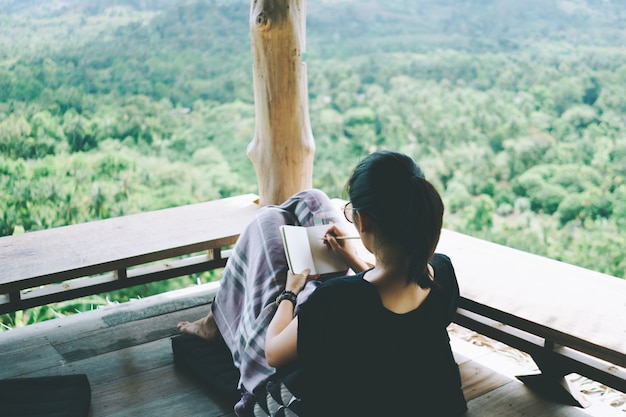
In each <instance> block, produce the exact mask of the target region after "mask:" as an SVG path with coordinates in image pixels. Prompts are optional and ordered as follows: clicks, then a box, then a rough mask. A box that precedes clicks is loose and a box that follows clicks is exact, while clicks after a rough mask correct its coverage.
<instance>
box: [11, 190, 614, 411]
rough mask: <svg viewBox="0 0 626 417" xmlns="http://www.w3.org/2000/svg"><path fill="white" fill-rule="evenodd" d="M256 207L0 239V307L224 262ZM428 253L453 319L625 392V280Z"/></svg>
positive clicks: (531, 263) (189, 210) (459, 239)
mask: <svg viewBox="0 0 626 417" xmlns="http://www.w3.org/2000/svg"><path fill="white" fill-rule="evenodd" d="M258 208H259V205H258V203H257V196H256V195H253V194H249V195H243V196H238V197H233V198H226V199H222V200H217V201H211V202H206V203H201V204H194V205H189V206H183V207H177V208H172V209H166V210H159V211H154V212H148V213H142V214H137V215H131V216H125V217H120V218H114V219H107V220H101V221H95V222H90V223H85V224H78V225H73V226H67V227H61V228H56V229H50V230H43V231H38V232H31V233H25V234H22V235H16V236H9V237H3V238H0V313H6V312H10V311H16V310H21V309H25V308H29V307H34V306H38V305H44V304H48V303H52V302H57V301H61V300H69V299H74V298H77V297H81V296H85V295H90V294H98V293H102V292H106V291H110V290H114V289H119V288H127V287H131V286H134V285H138V284H143V283H146V282H152V281H157V280H164V279H169V278H173V277H178V276H184V275H187V274H191V273H196V272H202V271H207V270H212V269H215V268H219V267H222V266H224V265H225V263H226V260H227V256H228V250H227V249H228V247H229V246H230V245H232V244H234V243H235V241H236V240H237V238H238V236H239V234H240V233H241V232H242V231H243V229H244V227H245V226H246V224H247V223H248V222H249V221H250V220H251V219H252V217H253V216H254V214H255V212H256V211H257V210H258ZM438 252H442V253H445V254H447V255H448V256H450V258H451V259H452V262H453V264H454V266H455V270H456V273H457V277H458V279H459V285H460V288H461V296H462V299H461V303H460V308H459V309H458V310H457V317H456V320H455V321H456V322H457V323H458V324H460V325H462V326H464V327H467V328H470V329H472V330H475V331H477V332H479V333H481V334H484V335H486V336H489V337H492V338H494V339H497V340H499V341H501V342H503V343H505V344H507V345H510V346H513V347H515V348H518V349H520V350H522V351H525V352H528V353H529V354H531V355H532V357H533V358H534V360H535V361H536V362H537V364H538V366H539V367H540V368H541V370H542V374H541V378H543V379H546V380H547V384H548V385H550V384H552V385H553V386H555V387H557V389H561V387H562V386H564V385H566V384H565V383H564V378H562V377H563V376H564V375H566V374H569V373H572V372H576V373H579V374H581V375H584V376H587V377H589V378H590V379H593V380H595V381H598V382H601V383H604V384H606V385H608V386H610V387H613V388H615V389H617V390H619V391H623V392H626V369H625V368H626V320H624V317H626V280H622V279H618V278H615V277H610V276H607V275H604V274H599V273H597V272H593V271H590V270H586V269H583V268H578V267H575V266H572V265H568V264H564V263H562V262H558V261H554V260H551V259H547V258H543V257H540V256H536V255H531V254H529V253H525V252H521V251H518V250H515V249H511V248H508V247H504V246H501V245H496V244H494V243H490V242H486V241H482V240H479V239H475V238H472V237H469V236H466V235H462V234H459V233H455V232H452V231H449V230H444V231H443V234H442V238H441V241H440V244H439V247H438ZM535 378H537V377H529V378H524V379H523V380H524V382H526V383H528V384H532V383H533V382H534V379H535ZM542 385H546V382H545V381H542ZM574 397H576V395H574ZM577 400H578V402H579V404H580V405H582V406H584V405H585V401H584V398H577Z"/></svg>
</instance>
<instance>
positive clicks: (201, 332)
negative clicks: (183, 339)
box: [178, 312, 220, 341]
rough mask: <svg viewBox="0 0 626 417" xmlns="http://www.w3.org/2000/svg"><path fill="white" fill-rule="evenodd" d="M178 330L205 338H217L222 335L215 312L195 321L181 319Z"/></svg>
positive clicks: (210, 339)
mask: <svg viewBox="0 0 626 417" xmlns="http://www.w3.org/2000/svg"><path fill="white" fill-rule="evenodd" d="M178 331H180V332H181V333H184V334H190V335H193V336H198V337H201V338H202V339H205V340H209V341H212V340H216V339H217V338H219V337H220V331H219V329H218V328H217V324H216V323H215V319H214V318H213V313H212V312H209V314H208V315H207V316H205V317H202V318H201V319H198V320H196V321H194V322H191V323H190V322H188V321H181V322H180V323H178Z"/></svg>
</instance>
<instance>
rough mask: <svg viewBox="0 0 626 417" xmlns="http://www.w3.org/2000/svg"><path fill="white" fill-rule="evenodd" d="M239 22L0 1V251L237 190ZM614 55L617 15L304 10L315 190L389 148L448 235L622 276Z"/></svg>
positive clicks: (222, 3)
mask: <svg viewBox="0 0 626 417" xmlns="http://www.w3.org/2000/svg"><path fill="white" fill-rule="evenodd" d="M249 12H250V2H249V1H243V0H228V1H226V0H204V1H177V0H65V1H61V0H46V1H43V0H0V236H8V235H12V234H17V233H27V232H30V231H35V230H40V229H46V228H51V227H58V226H63V225H69V224H76V223H81V222H87V221H90V220H95V219H104V218H109V217H115V216H123V215H127V214H132V213H137V212H143V211H148V210H155V209H161V208H167V207H173V206H179V205H184V204H190V203H196V202H201V201H206V200H212V199H217V198H221V197H227V196H231V195H237V194H241V193H247V192H256V187H257V184H256V176H255V172H254V169H253V167H252V164H251V162H250V161H249V159H248V158H247V156H246V147H247V145H248V143H249V142H250V141H251V140H252V135H253V132H254V122H255V121H254V116H255V115H254V98H253V90H252V55H251V50H250V36H249V23H248V19H249ZM624 45H626V3H624V2H621V1H619V0H526V1H523V2H522V1H517V2H510V1H506V0H463V1H460V0H438V1H435V0H396V1H393V2H389V1H383V0H363V1H358V2H357V1H355V0H332V1H330V0H309V1H308V2H307V49H306V54H305V56H304V60H305V62H306V63H307V68H308V81H309V107H310V117H311V125H312V129H313V135H314V138H315V143H316V153H315V165H314V186H315V187H317V188H321V189H323V190H325V191H326V192H327V193H328V194H329V195H330V196H331V197H345V196H344V195H343V189H344V183H345V181H346V180H347V178H348V175H349V173H350V169H351V168H352V167H353V166H354V165H355V164H356V162H357V161H358V160H359V159H361V158H362V157H364V156H365V155H367V154H368V153H370V152H371V151H373V150H376V149H394V150H398V151H402V152H405V153H408V154H410V155H412V156H413V157H414V158H415V159H416V160H417V161H418V162H419V163H420V164H421V165H422V167H423V168H424V171H425V172H426V175H427V177H428V178H429V179H430V180H431V181H432V182H433V183H434V184H435V185H436V186H437V188H438V189H439V191H440V192H441V193H442V195H443V196H444V201H445V204H446V214H445V224H444V226H445V227H446V228H448V229H452V230H455V231H458V232H461V233H466V234H469V235H472V236H476V237H479V238H482V239H486V240H490V241H493V242H497V243H501V244H504V245H508V246H511V247H515V248H518V249H521V250H525V251H528V252H532V253H536V254H539V255H543V256H547V257H550V258H554V259H558V260H561V261H564V262H568V263H571V264H575V265H579V266H582V267H585V268H590V269H594V270H597V271H600V272H603V273H607V274H610V275H614V276H616V277H620V278H626V257H624V253H626V47H624ZM214 278H215V277H214V276H213V275H212V274H205V275H202V276H193V277H189V278H188V279H179V280H175V282H165V283H158V284H153V285H152V286H146V287H141V288H134V289H132V290H126V291H120V292H117V293H114V294H105V295H103V296H102V297H93V298H92V299H89V300H78V301H75V302H70V303H66V304H64V305H62V306H52V307H42V308H40V309H32V310H34V311H31V312H28V311H27V312H19V313H15V314H13V315H7V316H3V317H2V318H1V319H0V327H2V326H4V327H13V326H19V325H22V324H26V323H30V322H33V321H36V320H40V319H42V318H46V317H49V316H53V315H54V314H62V313H63V312H64V311H68V312H69V311H72V310H81V309H85V308H91V307H90V306H93V305H98V304H102V303H106V302H112V301H125V300H127V299H129V298H132V297H143V296H146V295H150V294H151V293H154V292H160V291H166V290H167V289H169V288H177V287H180V286H185V285H191V284H193V283H195V282H197V281H205V280H208V279H214Z"/></svg>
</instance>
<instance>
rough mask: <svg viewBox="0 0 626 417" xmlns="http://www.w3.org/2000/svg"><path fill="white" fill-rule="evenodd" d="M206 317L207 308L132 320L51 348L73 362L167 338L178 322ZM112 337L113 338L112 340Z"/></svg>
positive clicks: (200, 307)
mask: <svg viewBox="0 0 626 417" xmlns="http://www.w3.org/2000/svg"><path fill="white" fill-rule="evenodd" d="M207 313H208V307H207V306H198V307H194V308H191V309H186V310H182V311H175V312H172V313H167V314H164V315H158V316H155V317H149V318H146V319H141V320H136V321H134V320H133V321H129V322H126V323H123V324H119V325H116V326H112V327H109V329H108V331H102V330H99V331H97V332H93V333H92V334H89V335H86V336H85V337H82V338H80V339H75V340H72V341H69V342H61V343H58V344H54V347H55V348H56V349H57V351H58V352H59V353H60V354H61V355H62V356H63V358H64V359H65V360H66V361H68V362H74V361H78V360H81V359H85V358H89V357H94V356H98V355H102V354H104V353H108V352H113V351H115V350H120V349H125V348H127V347H131V346H137V345H141V344H144V343H148V342H152V341H155V340H158V339H163V338H169V337H171V336H174V335H177V334H179V332H178V329H177V328H176V324H177V323H178V322H180V321H183V320H187V319H189V318H192V317H193V319H197V318H200V317H203V316H204V315H206V314H207ZM112 334H115V337H112Z"/></svg>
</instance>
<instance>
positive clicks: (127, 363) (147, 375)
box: [0, 286, 624, 417]
mask: <svg viewBox="0 0 626 417" xmlns="http://www.w3.org/2000/svg"><path fill="white" fill-rule="evenodd" d="M212 291H213V289H211V288H209V287H207V286H201V287H196V288H193V289H187V290H182V291H176V292H171V293H167V294H162V295H159V296H155V297H150V298H146V299H143V300H137V301H133V302H130V303H125V304H120V305H117V306H110V307H107V308H103V309H99V310H95V311H91V312H88V313H81V314H78V315H75V316H71V317H65V318H61V319H55V320H51V321H48V322H44V323H39V324H36V325H33V326H27V327H24V328H19V329H15V330H10V331H8V332H3V333H0V352H1V353H0V379H5V378H16V377H29V376H48V375H64V374H73V373H85V374H87V376H88V378H89V381H90V383H91V388H92V410H91V416H92V417H104V416H116V417H118V416H133V417H136V416H153V415H159V416H160V417H165V416H177V417H180V416H234V413H233V411H232V404H229V403H227V402H225V401H224V400H223V399H220V398H219V396H217V395H215V393H213V392H211V391H210V390H208V389H207V388H206V387H203V386H202V385H201V384H200V383H199V382H198V381H196V380H194V379H193V378H191V377H190V376H188V375H186V374H183V373H181V372H180V371H178V370H177V369H176V368H175V366H174V364H173V355H172V350H171V341H170V338H171V337H172V336H174V335H176V334H177V331H176V323H177V322H179V321H181V320H193V319H196V318H198V317H200V316H202V315H204V314H206V312H207V309H208V306H207V299H208V298H209V295H208V294H210V293H211V292H212ZM453 348H454V351H455V355H456V357H457V361H458V362H459V364H460V369H461V374H462V378H463V389H464V392H465V395H466V398H467V400H468V402H469V408H470V411H469V412H468V414H467V415H468V417H491V416H493V417H496V416H497V417H506V416H533V417H539V416H562V417H585V416H597V417H607V416H613V415H614V416H619V415H621V416H623V415H624V414H623V413H621V412H619V411H618V410H616V409H614V408H613V407H609V406H604V405H602V404H594V405H593V406H592V407H590V408H587V409H584V410H583V409H580V408H576V407H571V406H563V405H559V404H555V403H552V402H550V401H546V400H544V399H542V398H541V397H540V396H538V395H536V394H535V393H533V392H532V391H530V390H528V389H527V388H526V387H525V386H524V385H522V384H521V383H520V382H518V381H517V380H516V379H515V378H513V377H511V375H510V374H511V367H510V364H509V365H507V364H505V361H500V363H501V365H497V364H498V363H499V360H498V359H497V358H496V360H494V357H493V354H492V353H485V351H484V350H482V349H476V348H475V347H473V346H472V345H470V344H469V343H467V342H465V341H463V340H461V339H457V338H455V337H454V336H453ZM490 355H491V357H490ZM500 359H502V358H501V357H500ZM494 364H496V366H495V367H494Z"/></svg>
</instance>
